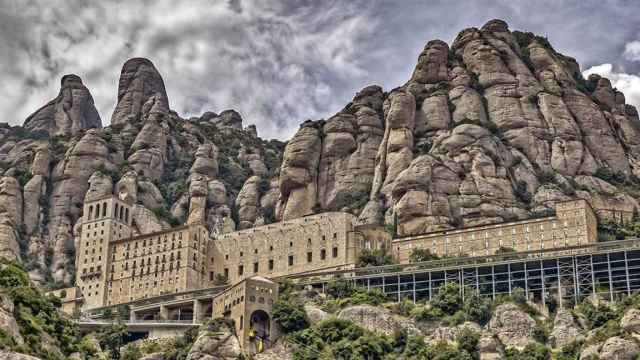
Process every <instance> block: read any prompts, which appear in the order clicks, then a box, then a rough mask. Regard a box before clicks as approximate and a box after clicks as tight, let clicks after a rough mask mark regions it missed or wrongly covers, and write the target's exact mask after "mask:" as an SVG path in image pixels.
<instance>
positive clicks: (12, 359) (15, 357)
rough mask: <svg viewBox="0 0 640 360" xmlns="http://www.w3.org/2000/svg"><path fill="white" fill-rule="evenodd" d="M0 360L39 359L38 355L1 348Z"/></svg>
mask: <svg viewBox="0 0 640 360" xmlns="http://www.w3.org/2000/svg"><path fill="white" fill-rule="evenodd" d="M0 360H41V359H40V358H39V357H35V356H31V355H25V354H20V353H16V352H11V351H6V350H1V351H0Z"/></svg>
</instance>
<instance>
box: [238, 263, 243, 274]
mask: <svg viewBox="0 0 640 360" xmlns="http://www.w3.org/2000/svg"><path fill="white" fill-rule="evenodd" d="M242 274H244V266H243V265H238V276H242Z"/></svg>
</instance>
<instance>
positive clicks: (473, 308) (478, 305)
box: [462, 292, 491, 325]
mask: <svg viewBox="0 0 640 360" xmlns="http://www.w3.org/2000/svg"><path fill="white" fill-rule="evenodd" d="M462 310H463V311H464V314H465V317H466V318H467V320H470V321H475V322H477V323H478V324H480V325H484V324H486V323H488V322H489V319H491V301H490V300H489V299H486V298H483V297H481V296H480V295H478V294H476V293H473V292H470V294H469V295H466V293H465V299H464V305H463V307H462Z"/></svg>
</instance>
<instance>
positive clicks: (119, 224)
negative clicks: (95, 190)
mask: <svg viewBox="0 0 640 360" xmlns="http://www.w3.org/2000/svg"><path fill="white" fill-rule="evenodd" d="M131 222H132V211H131V206H130V205H129V204H127V203H125V202H123V201H121V200H119V199H118V198H116V197H115V196H108V197H103V198H98V199H93V200H91V201H87V202H85V204H84V210H83V216H82V229H81V235H80V244H79V246H78V248H77V256H76V286H77V287H78V288H79V289H80V291H81V292H82V296H83V297H84V307H85V308H86V309H91V308H97V307H102V306H104V305H105V304H106V286H107V273H108V270H109V266H110V263H111V258H110V253H111V244H110V243H111V242H113V241H116V240H119V239H123V238H128V237H130V236H131Z"/></svg>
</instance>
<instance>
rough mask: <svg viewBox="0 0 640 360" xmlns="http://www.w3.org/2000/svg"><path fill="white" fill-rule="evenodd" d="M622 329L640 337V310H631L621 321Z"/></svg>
mask: <svg viewBox="0 0 640 360" xmlns="http://www.w3.org/2000/svg"><path fill="white" fill-rule="evenodd" d="M620 327H621V328H622V329H623V330H624V331H626V332H628V333H631V334H632V335H634V336H639V335H640V310H639V309H629V310H627V312H626V313H624V316H622V319H621V320H620Z"/></svg>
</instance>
